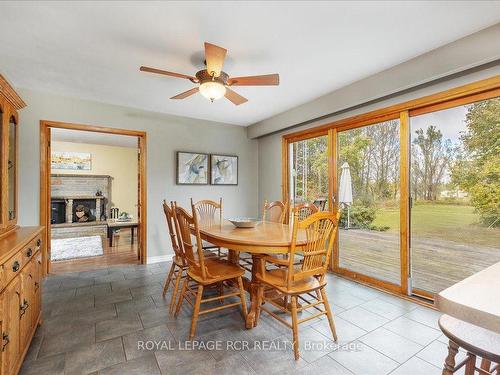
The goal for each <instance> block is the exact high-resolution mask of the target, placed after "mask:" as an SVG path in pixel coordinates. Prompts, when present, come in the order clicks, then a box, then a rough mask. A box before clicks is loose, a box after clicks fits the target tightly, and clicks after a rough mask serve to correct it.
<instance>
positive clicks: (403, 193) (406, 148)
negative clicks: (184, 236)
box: [399, 111, 410, 294]
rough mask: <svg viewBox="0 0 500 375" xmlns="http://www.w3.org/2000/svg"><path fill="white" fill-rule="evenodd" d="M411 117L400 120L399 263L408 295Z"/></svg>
mask: <svg viewBox="0 0 500 375" xmlns="http://www.w3.org/2000/svg"><path fill="white" fill-rule="evenodd" d="M409 143H410V117H409V114H408V111H403V112H401V115H400V119H399V148H400V149H399V174H400V177H399V181H400V182H399V199H400V200H399V202H400V203H399V235H400V239H399V249H400V256H399V262H400V266H401V293H402V294H408V276H409V272H410V256H409V251H410V249H409V242H410V241H409V236H410V232H409V229H410V228H409V225H410V216H409V212H410V209H409V189H410V185H409V178H410V172H409V165H410V163H409V160H410V145H409Z"/></svg>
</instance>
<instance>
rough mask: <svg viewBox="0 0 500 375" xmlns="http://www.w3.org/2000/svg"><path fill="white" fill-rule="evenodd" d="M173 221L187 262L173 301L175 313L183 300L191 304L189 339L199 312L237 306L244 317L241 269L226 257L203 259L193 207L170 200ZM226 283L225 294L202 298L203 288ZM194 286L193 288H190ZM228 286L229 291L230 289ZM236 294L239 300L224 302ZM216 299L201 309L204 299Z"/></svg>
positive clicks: (244, 301)
mask: <svg viewBox="0 0 500 375" xmlns="http://www.w3.org/2000/svg"><path fill="white" fill-rule="evenodd" d="M174 209H175V217H176V223H177V225H178V226H179V233H180V241H181V243H182V248H183V250H184V256H185V259H186V261H187V263H188V271H187V276H186V278H185V279H184V282H183V285H182V291H181V296H180V298H179V302H178V303H177V307H176V311H175V316H177V315H178V314H179V312H180V309H181V306H182V303H183V301H184V300H186V301H187V302H188V303H189V304H190V305H191V306H193V318H192V320H191V329H190V332H189V338H190V339H192V338H193V337H194V335H195V333H196V325H197V322H198V317H199V315H202V314H207V313H210V312H215V311H219V310H222V309H226V308H230V307H234V306H240V305H241V309H242V314H243V318H244V320H245V319H246V316H247V305H246V298H245V290H244V289H243V280H242V276H243V275H244V273H245V271H244V270H243V269H242V268H241V267H239V266H237V265H235V264H233V263H230V262H229V261H227V260H223V259H219V258H214V259H211V260H210V259H206V258H205V255H204V252H203V247H202V242H201V237H200V230H199V227H198V219H197V215H196V209H195V207H194V205H193V206H192V212H193V214H192V215H190V214H189V213H188V212H187V211H186V210H184V209H183V208H182V207H178V206H176V205H175V203H174ZM191 231H193V234H194V238H195V243H194V244H193V241H192V232H191ZM228 281H231V283H228V287H229V288H227V291H229V293H227V294H219V295H218V296H216V297H209V298H203V291H204V290H205V288H207V287H210V286H213V285H218V284H221V283H224V282H228ZM233 285H237V290H236V291H234V288H233ZM194 288H196V289H194ZM231 289H233V291H232V292H231ZM233 297H237V298H238V299H239V301H237V302H229V303H224V299H226V298H233ZM213 301H219V302H222V305H219V306H216V307H211V308H207V309H205V310H201V305H202V304H204V303H207V302H213Z"/></svg>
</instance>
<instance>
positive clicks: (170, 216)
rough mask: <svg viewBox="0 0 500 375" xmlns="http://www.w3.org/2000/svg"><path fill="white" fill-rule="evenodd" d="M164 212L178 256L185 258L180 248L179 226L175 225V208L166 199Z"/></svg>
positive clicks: (171, 240) (173, 246)
mask: <svg viewBox="0 0 500 375" xmlns="http://www.w3.org/2000/svg"><path fill="white" fill-rule="evenodd" d="M163 212H164V213H165V219H166V221H167V228H168V233H169V235H170V242H171V243H172V249H173V250H174V253H175V255H176V256H177V257H179V258H180V259H182V260H184V257H183V252H182V249H181V248H180V243H179V239H178V233H177V227H176V225H175V217H174V216H175V213H174V209H173V206H171V205H169V204H168V203H167V201H165V200H163Z"/></svg>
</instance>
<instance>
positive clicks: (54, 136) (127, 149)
mask: <svg viewBox="0 0 500 375" xmlns="http://www.w3.org/2000/svg"><path fill="white" fill-rule="evenodd" d="M124 166H125V167H124ZM131 166H133V168H132V167H131ZM123 167H124V168H123ZM146 209H147V207H146V133H145V132H142V131H136V130H128V129H116V128H108V127H102V126H92V125H83V124H71V123H63V122H53V121H41V122H40V225H43V226H45V228H46V231H45V236H46V243H47V252H46V254H44V256H43V258H44V259H43V265H44V273H45V274H47V273H62V272H82V271H89V270H95V269H99V268H105V267H109V266H113V265H120V264H144V263H146V259H147V257H146Z"/></svg>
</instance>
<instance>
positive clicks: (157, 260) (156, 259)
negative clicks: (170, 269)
mask: <svg viewBox="0 0 500 375" xmlns="http://www.w3.org/2000/svg"><path fill="white" fill-rule="evenodd" d="M173 256H174V255H173V254H166V255H157V256H154V257H148V259H147V263H148V264H153V263H160V262H169V261H171V260H172V257H173Z"/></svg>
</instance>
